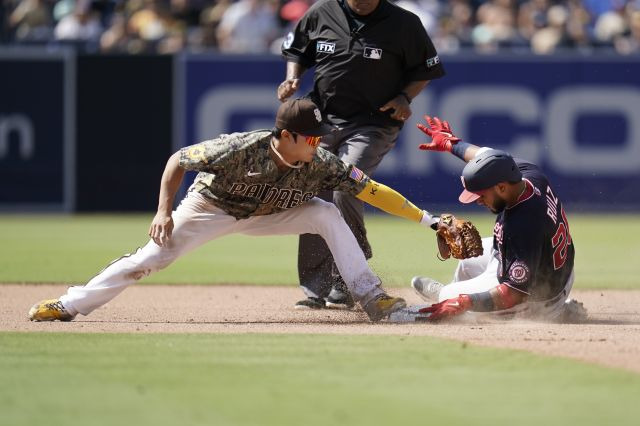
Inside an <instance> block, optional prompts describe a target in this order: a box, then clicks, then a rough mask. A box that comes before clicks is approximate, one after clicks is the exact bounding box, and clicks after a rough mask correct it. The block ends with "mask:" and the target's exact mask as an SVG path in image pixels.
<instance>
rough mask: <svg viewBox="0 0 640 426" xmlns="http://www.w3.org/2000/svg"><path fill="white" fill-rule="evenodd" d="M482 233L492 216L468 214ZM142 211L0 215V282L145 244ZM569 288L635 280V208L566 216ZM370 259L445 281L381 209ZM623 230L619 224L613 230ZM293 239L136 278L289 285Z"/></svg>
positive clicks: (405, 274) (223, 245) (445, 268)
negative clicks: (571, 259) (573, 276)
mask: <svg viewBox="0 0 640 426" xmlns="http://www.w3.org/2000/svg"><path fill="white" fill-rule="evenodd" d="M471 219H473V220H474V222H475V223H476V224H477V225H478V226H479V228H480V230H481V232H482V234H483V235H490V233H491V229H492V224H493V220H494V217H493V216H492V215H490V214H482V215H477V216H471ZM150 220H151V215H109V216H106V215H78V216H55V215H52V216H41V215H35V216H26V217H21V216H15V215H0V235H1V241H2V244H0V282H61V283H84V282H86V280H87V279H89V278H90V277H92V276H93V275H94V274H95V273H96V272H97V271H99V270H100V269H102V268H103V267H104V266H105V265H106V264H108V262H109V261H111V260H112V259H116V258H118V257H119V256H121V255H122V254H124V253H126V252H129V251H133V250H135V248H136V247H138V246H140V245H143V244H145V243H146V242H147V236H146V235H147V229H148V226H149V222H150ZM570 220H571V232H572V234H573V237H574V240H575V241H576V247H577V249H576V250H577V257H576V272H577V281H576V284H575V286H576V288H638V284H637V280H636V270H635V264H634V261H633V259H637V258H640V245H639V244H638V243H637V236H638V235H640V216H639V215H616V216H603V215H572V216H571V218H570ZM367 227H368V230H369V237H370V241H371V243H372V246H373V248H374V258H373V260H372V262H371V264H372V266H373V268H374V270H375V271H376V272H377V273H378V274H379V275H380V276H381V277H382V279H383V281H384V283H385V285H387V286H405V285H407V283H408V280H409V279H410V278H411V277H412V276H413V275H429V276H432V277H435V278H437V279H439V280H442V281H445V282H446V281H448V280H449V279H450V277H451V275H452V273H453V270H454V268H455V262H454V261H452V260H449V261H446V262H440V261H439V260H437V258H436V248H435V238H434V235H433V233H432V232H430V231H427V230H425V229H423V228H421V227H419V226H418V225H416V224H414V223H411V222H408V221H405V220H402V219H398V218H393V217H389V216H382V215H380V216H369V217H368V218H367ZM622 229H624V230H625V231H624V232H621V230H622ZM296 256H297V239H296V238H295V237H260V238H256V237H246V236H238V235H234V236H229V237H225V238H223V239H220V240H217V241H214V242H211V243H209V244H206V245H205V246H203V247H201V248H199V249H198V250H196V251H194V252H193V253H190V254H188V255H187V256H185V257H184V258H182V259H180V260H178V261H177V262H176V263H175V264H173V265H171V266H170V267H169V268H167V269H166V270H164V271H161V272H159V273H158V274H156V275H153V276H151V277H149V278H147V279H145V280H144V281H143V282H145V283H195V284H215V283H236V282H240V283H248V284H290V285H294V284H296V283H297V274H296Z"/></svg>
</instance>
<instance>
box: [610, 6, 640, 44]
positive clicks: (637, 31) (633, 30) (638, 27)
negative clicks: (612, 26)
mask: <svg viewBox="0 0 640 426" xmlns="http://www.w3.org/2000/svg"><path fill="white" fill-rule="evenodd" d="M627 8H630V6H627ZM627 18H628V24H627V25H628V27H629V32H628V33H627V34H626V35H625V36H624V37H620V38H618V39H616V41H615V43H614V46H615V49H616V51H617V52H618V53H621V54H623V55H630V54H634V53H635V54H640V4H638V8H637V9H635V10H628V13H627Z"/></svg>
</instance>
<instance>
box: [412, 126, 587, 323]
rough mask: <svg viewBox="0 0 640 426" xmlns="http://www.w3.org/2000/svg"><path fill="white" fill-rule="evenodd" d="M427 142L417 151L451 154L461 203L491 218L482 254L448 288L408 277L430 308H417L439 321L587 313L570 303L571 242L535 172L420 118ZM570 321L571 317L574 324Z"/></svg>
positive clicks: (555, 201) (464, 264)
mask: <svg viewBox="0 0 640 426" xmlns="http://www.w3.org/2000/svg"><path fill="white" fill-rule="evenodd" d="M425 118H426V119H427V122H428V124H429V127H427V126H425V125H423V124H418V128H420V130H422V131H423V132H424V133H426V134H427V135H428V136H430V137H431V142H430V143H429V144H422V145H420V149H423V150H429V151H444V152H450V153H452V154H453V155H455V156H457V157H459V158H461V159H462V160H464V161H466V162H467V164H466V166H465V167H464V169H463V171H462V184H463V186H464V190H463V191H462V193H461V194H460V197H459V200H460V201H461V202H462V203H472V202H476V203H477V204H479V205H481V206H485V207H486V208H488V209H489V210H491V211H492V212H493V213H495V214H497V218H496V223H495V226H494V229H493V238H485V239H483V248H484V254H483V255H482V256H480V257H475V258H469V259H464V260H461V261H460V262H459V263H458V267H457V269H456V271H455V274H454V277H453V282H452V283H451V284H449V285H442V284H441V283H438V282H437V281H435V280H432V279H430V278H427V277H414V278H413V280H412V282H411V285H412V287H413V288H414V289H415V290H416V292H417V293H418V294H419V295H420V296H422V297H423V298H424V299H425V300H427V301H429V302H437V303H435V304H434V305H432V306H430V307H427V308H424V309H421V310H420V312H421V313H422V314H426V315H428V320H430V321H438V320H441V319H444V318H447V317H452V316H455V315H460V314H462V313H464V312H466V311H474V312H495V313H498V314H499V315H501V316H502V317H508V316H510V315H511V316H512V315H515V314H518V316H525V317H530V318H543V319H546V320H551V321H555V320H566V318H567V313H569V312H571V311H575V312H577V311H578V310H581V311H582V313H581V314H580V315H586V311H584V308H582V306H581V305H579V304H577V303H576V302H575V301H571V300H569V299H568V296H569V292H570V291H571V287H572V285H573V280H574V268H573V266H574V257H575V243H574V241H573V239H572V238H571V234H570V232H569V222H568V220H567V215H566V214H565V211H564V208H563V206H562V202H561V201H560V198H559V197H558V194H557V193H556V192H555V191H554V190H553V188H552V187H551V185H550V183H549V181H548V179H547V178H546V177H545V176H544V175H543V174H542V173H541V171H540V169H539V168H538V166H536V165H534V164H532V163H530V162H527V161H525V160H520V159H514V158H512V157H511V156H510V155H509V154H507V153H506V152H503V151H499V150H495V149H490V148H486V147H485V148H480V147H477V146H475V145H472V144H469V143H466V142H462V141H461V140H460V139H459V138H456V137H455V136H454V135H453V133H452V131H451V128H450V127H449V124H448V123H447V122H446V121H444V122H442V121H440V120H439V119H438V118H433V119H432V118H431V117H425ZM573 318H575V316H574V317H573Z"/></svg>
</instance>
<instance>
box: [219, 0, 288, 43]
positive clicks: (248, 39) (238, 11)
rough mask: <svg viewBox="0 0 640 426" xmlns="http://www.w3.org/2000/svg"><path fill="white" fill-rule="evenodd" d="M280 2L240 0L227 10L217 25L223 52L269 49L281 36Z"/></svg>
mask: <svg viewBox="0 0 640 426" xmlns="http://www.w3.org/2000/svg"><path fill="white" fill-rule="evenodd" d="M276 9H277V5H276V3H275V2H274V1H273V0H238V1H237V2H236V3H233V4H232V5H231V6H229V8H228V9H227V10H226V11H225V13H224V15H223V16H222V20H221V21H220V25H219V27H218V46H219V48H220V50H221V51H223V52H232V53H262V52H268V51H269V47H270V45H271V42H273V40H275V39H276V37H277V36H278V35H279V27H278V22H277V20H276Z"/></svg>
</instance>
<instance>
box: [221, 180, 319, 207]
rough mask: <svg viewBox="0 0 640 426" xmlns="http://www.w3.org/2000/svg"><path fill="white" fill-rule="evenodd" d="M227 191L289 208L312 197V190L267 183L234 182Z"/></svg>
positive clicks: (263, 202)
mask: <svg viewBox="0 0 640 426" xmlns="http://www.w3.org/2000/svg"><path fill="white" fill-rule="evenodd" d="M229 193H231V194H233V195H242V196H244V197H252V198H257V199H259V200H260V203H262V204H273V205H274V206H276V207H279V208H282V209H291V208H293V207H296V206H298V205H300V204H302V203H305V202H307V201H309V200H310V199H311V198H313V192H304V193H303V192H302V191H300V190H299V189H286V188H274V187H273V186H271V185H269V184H267V183H254V184H246V183H242V182H236V183H234V184H233V185H231V189H229Z"/></svg>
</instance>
